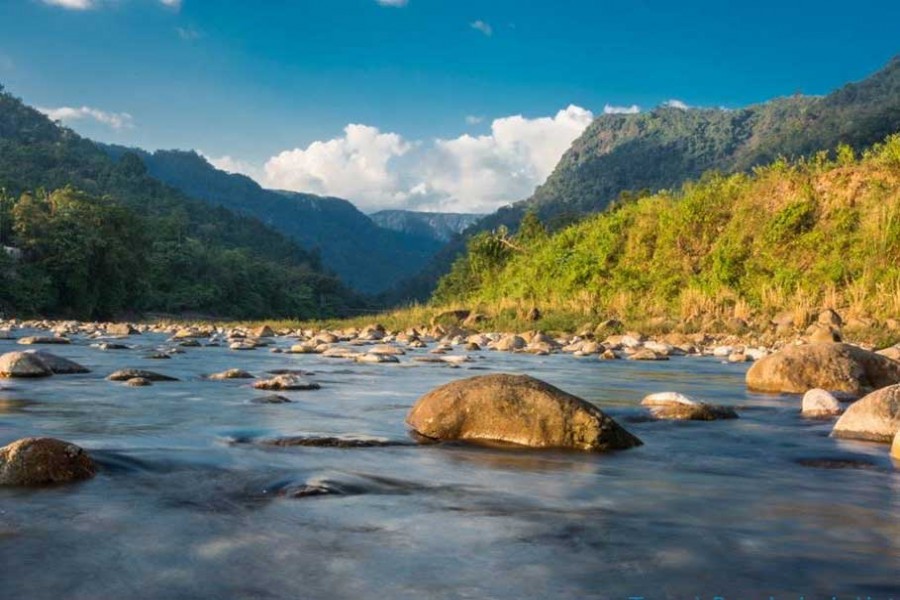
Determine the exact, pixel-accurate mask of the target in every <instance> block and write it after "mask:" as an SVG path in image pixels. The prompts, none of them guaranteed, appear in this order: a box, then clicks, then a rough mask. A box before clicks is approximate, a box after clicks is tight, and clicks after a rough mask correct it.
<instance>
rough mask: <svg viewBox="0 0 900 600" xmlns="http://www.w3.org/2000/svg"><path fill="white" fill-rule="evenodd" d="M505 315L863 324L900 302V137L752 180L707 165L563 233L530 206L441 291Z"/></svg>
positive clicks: (465, 260) (892, 312)
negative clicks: (821, 316)
mask: <svg viewBox="0 0 900 600" xmlns="http://www.w3.org/2000/svg"><path fill="white" fill-rule="evenodd" d="M436 300H437V301H439V303H441V304H452V305H456V306H467V307H471V308H473V309H476V308H477V309H478V310H480V311H486V312H488V313H490V314H493V315H495V316H496V315H499V314H501V313H502V312H503V311H505V310H512V311H513V313H514V314H515V312H516V309H518V310H519V311H522V309H528V308H530V307H534V306H537V307H539V308H540V309H541V310H542V311H543V313H544V314H545V315H552V316H554V318H556V319H559V318H560V317H561V316H567V317H568V318H569V321H570V323H571V324H572V326H577V325H578V324H579V323H581V322H584V321H587V320H590V319H596V320H602V319H606V318H609V317H615V318H619V319H626V320H630V321H631V322H636V321H640V320H646V319H648V318H649V317H661V318H663V319H664V320H666V321H667V322H671V323H680V324H681V325H683V326H685V327H688V328H693V329H694V330H704V331H710V330H715V329H717V328H722V327H723V323H726V322H728V321H729V320H731V319H733V318H739V319H743V320H746V321H751V320H752V321H756V324H758V325H761V328H763V329H764V328H765V327H766V326H767V324H768V323H769V320H770V319H771V318H772V317H773V316H774V315H776V314H779V313H783V312H784V311H802V310H806V309H809V308H810V307H816V306H825V305H827V306H833V307H835V308H837V309H840V311H841V312H842V313H843V314H845V315H849V316H851V317H853V318H855V319H857V320H858V321H859V322H867V319H872V318H875V319H878V320H881V321H884V320H886V319H892V318H895V317H896V315H897V313H898V310H900V134H898V135H894V136H892V137H890V138H888V139H887V141H886V142H885V143H883V144H877V145H875V146H874V147H873V148H871V149H870V150H867V151H866V152H865V153H864V155H863V156H862V157H861V158H860V157H855V156H854V152H853V150H852V149H851V148H850V147H849V146H841V147H839V148H838V149H837V152H835V158H834V159H829V158H828V155H827V154H826V153H824V152H823V153H818V154H817V155H815V156H814V157H813V158H811V159H802V160H799V161H797V162H794V163H791V162H788V161H786V160H784V159H780V160H777V161H775V162H774V163H772V164H771V165H769V166H766V167H759V168H757V169H755V170H754V173H753V174H752V175H746V174H743V173H739V174H734V175H728V176H726V175H721V174H717V173H713V172H710V173H707V174H706V175H704V176H703V177H702V178H701V179H700V180H699V181H698V182H695V183H687V184H685V185H684V186H683V188H682V189H680V190H679V191H676V192H662V193H659V194H656V195H651V196H647V197H643V198H635V199H632V200H630V201H626V202H621V203H619V204H618V205H617V206H616V207H615V208H613V209H611V210H609V211H606V212H603V213H600V214H596V215H593V216H591V217H588V218H586V219H584V220H582V221H581V222H579V223H577V224H575V225H571V226H569V227H567V228H564V229H562V230H560V231H558V232H556V233H555V234H551V233H549V232H547V231H546V230H545V229H544V228H543V227H541V225H540V222H539V221H538V220H537V219H536V217H534V215H533V214H530V215H529V216H528V217H527V218H526V219H525V220H524V221H523V226H522V227H521V228H520V230H519V232H518V233H517V234H515V235H509V234H506V235H503V234H500V233H488V232H482V233H480V234H478V235H476V236H473V238H472V239H471V241H470V244H469V252H468V254H467V255H466V256H465V257H461V258H460V259H459V260H458V261H457V262H456V263H454V266H453V269H452V270H451V272H450V274H448V275H447V276H445V277H444V278H443V279H442V280H441V283H440V285H439V287H438V291H437V297H436Z"/></svg>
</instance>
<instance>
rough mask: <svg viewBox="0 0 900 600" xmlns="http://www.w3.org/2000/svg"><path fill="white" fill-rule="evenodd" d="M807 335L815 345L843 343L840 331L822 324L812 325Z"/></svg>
mask: <svg viewBox="0 0 900 600" xmlns="http://www.w3.org/2000/svg"><path fill="white" fill-rule="evenodd" d="M806 333H807V337H808V339H809V341H810V342H811V343H813V344H833V343H839V342H841V341H843V340H842V339H841V333H840V331H838V330H837V329H835V328H833V327H829V326H827V325H822V324H820V323H815V324H813V325H810V327H809V329H808V330H807V332H806Z"/></svg>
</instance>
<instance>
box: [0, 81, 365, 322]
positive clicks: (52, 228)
mask: <svg viewBox="0 0 900 600" xmlns="http://www.w3.org/2000/svg"><path fill="white" fill-rule="evenodd" d="M44 190H51V191H50V192H49V193H47V192H45V191H44ZM0 241H2V242H3V244H4V245H10V246H15V247H16V248H18V249H19V250H21V251H22V253H23V256H22V258H21V259H18V260H14V259H12V258H11V257H10V256H7V253H6V252H5V251H4V252H3V253H2V255H3V256H2V257H0V258H2V259H0V310H3V311H4V312H7V313H14V314H16V315H20V316H27V315H46V316H66V317H77V318H110V317H114V316H116V315H120V314H123V313H139V312H142V311H161V312H186V311H191V312H199V313H205V314H209V315H216V316H232V317H236V318H252V317H279V316H284V317H303V318H310V317H320V316H328V315H332V314H337V313H340V312H341V311H343V310H345V309H346V307H347V305H348V303H349V302H356V301H357V300H356V299H355V298H354V297H353V296H352V295H351V294H350V293H349V292H348V291H347V290H346V289H344V288H343V286H341V285H340V283H339V282H338V281H337V279H336V278H335V277H334V276H332V275H329V274H327V273H324V272H323V271H322V266H321V262H320V259H319V257H318V255H317V254H315V253H311V252H307V251H305V250H303V249H302V248H300V247H299V246H297V245H296V244H295V243H294V242H292V241H291V240H289V239H288V238H286V237H284V236H283V235H281V234H279V233H277V232H276V231H274V230H272V229H271V228H269V227H267V226H266V225H264V224H263V223H261V222H260V221H258V220H256V219H253V218H249V217H244V216H237V215H235V214H233V213H231V212H229V211H228V210H226V209H225V208H221V207H210V205H209V204H207V203H204V202H201V201H197V200H192V199H190V198H188V197H186V196H184V195H183V194H182V193H180V192H178V191H177V190H174V189H172V188H169V187H167V186H165V185H163V184H162V183H160V182H159V181H158V180H156V179H154V178H152V177H150V176H149V175H148V174H147V169H146V167H145V165H144V163H143V161H142V159H141V158H140V156H138V155H136V154H134V153H125V154H124V155H122V156H121V157H120V159H119V160H118V161H113V160H112V159H110V158H109V157H108V156H107V155H106V154H105V153H104V152H103V151H101V150H100V149H99V148H98V147H97V146H96V145H94V144H93V143H92V142H90V141H89V140H85V139H83V138H80V137H79V136H77V135H76V134H74V133H73V132H71V131H70V130H68V129H65V128H62V127H60V126H58V125H56V124H54V123H52V122H50V121H49V120H48V119H47V118H46V117H45V116H44V115H42V114H41V113H39V112H37V111H35V110H34V109H31V108H29V107H27V106H25V105H24V104H22V102H20V101H19V100H17V99H16V98H14V97H12V96H11V95H9V94H6V93H0Z"/></svg>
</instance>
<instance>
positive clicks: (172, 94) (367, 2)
mask: <svg viewBox="0 0 900 600" xmlns="http://www.w3.org/2000/svg"><path fill="white" fill-rule="evenodd" d="M391 3H392V4H399V6H386V5H383V4H391ZM897 23H900V2H896V1H893V0H891V1H888V0H882V1H874V0H860V1H858V2H855V3H854V4H853V5H852V6H848V5H846V4H840V5H838V4H837V3H834V2H821V1H820V2H807V1H792V2H785V1H784V0H780V1H779V2H774V1H772V0H758V1H756V2H753V3H740V4H738V3H727V2H721V0H717V1H715V2H713V1H707V0H702V1H691V2H687V1H682V2H680V3H673V2H662V1H656V0H633V1H628V0H619V1H617V2H603V1H599V0H594V1H590V0H556V1H554V2H538V1H532V2H529V1H523V0H491V1H487V0H481V1H471V0H455V1H449V0H444V1H441V0H408V1H407V2H405V3H404V2H402V0H382V2H379V1H378V0H328V1H306V0H266V1H265V2H263V1H255V2H242V1H237V0H234V1H228V2H223V1H213V0H181V1H180V2H179V1H178V0H0V82H2V83H3V84H4V85H5V86H6V87H7V88H8V89H9V90H10V91H12V92H13V93H14V94H16V95H18V96H20V97H22V98H23V99H24V100H25V101H27V102H28V103H29V104H32V105H35V106H39V107H42V108H44V109H47V110H48V111H49V110H52V109H55V110H56V111H57V112H53V113H51V114H54V116H56V117H57V118H61V119H63V120H64V122H66V123H67V124H68V125H69V126H71V127H73V128H74V129H76V130H77V131H79V132H81V133H83V134H85V135H88V136H90V137H92V138H95V139H100V140H103V141H110V142H118V143H124V144H129V145H138V146H142V147H145V148H149V149H155V148H195V149H198V150H200V151H202V152H203V153H205V154H206V155H208V156H209V157H210V158H211V159H212V160H214V161H215V162H216V164H218V165H220V166H224V167H227V168H229V169H231V170H237V171H242V172H246V173H248V174H250V175H252V176H254V177H256V178H257V179H258V180H260V181H261V182H263V183H264V184H267V185H270V186H272V187H292V188H298V187H302V188H305V189H308V190H309V191H315V192H319V193H334V194H340V195H345V196H350V197H351V199H353V200H354V201H356V202H357V203H358V204H360V205H361V206H362V207H363V208H365V209H375V208H380V207H386V206H411V207H418V208H432V209H435V208H436V209H445V210H450V209H454V210H463V209H469V210H482V211H483V210H489V209H491V208H494V207H496V206H497V205H499V204H502V203H505V202H508V201H513V200H517V199H520V197H523V196H525V195H527V194H528V192H529V191H530V189H531V188H533V186H534V185H536V184H537V183H540V181H541V180H542V179H543V178H544V177H546V174H547V172H548V169H549V168H552V164H553V163H554V162H555V160H556V159H558V156H555V155H556V154H561V152H562V151H563V150H564V149H565V147H567V146H568V143H569V142H570V141H571V139H572V138H573V137H574V136H576V135H577V134H578V132H579V131H580V129H583V126H585V125H586V123H587V122H589V121H590V117H592V116H596V115H598V114H601V113H602V112H603V111H604V107H606V106H607V105H610V106H617V107H630V106H632V105H637V106H638V107H640V108H642V109H644V110H646V109H648V108H652V107H653V106H655V105H658V104H660V103H662V102H665V101H668V100H671V99H678V100H680V101H682V102H685V103H687V104H689V105H691V106H726V107H736V106H742V105H746V104H749V103H753V102H759V101H763V100H765V99H768V98H771V97H773V96H778V95H785V94H791V93H794V92H796V91H801V92H804V93H810V94H821V93H826V92H828V91H830V90H832V89H834V88H835V87H838V86H840V85H841V84H843V83H844V82H847V81H852V80H857V79H860V78H863V77H865V76H866V75H868V74H869V73H871V72H872V71H874V70H877V69H878V68H879V67H880V66H882V65H883V64H884V63H885V62H886V61H887V60H888V59H889V58H890V57H891V56H893V55H894V54H896V53H898V52H900V37H898V35H897ZM569 107H572V109H570V110H569V112H565V111H566V110H567V109H569ZM61 109H62V111H61V112H60V110H61ZM66 109H67V111H66ZM576 109H577V110H576ZM561 111H562V112H561ZM579 111H581V112H579ZM515 115H522V116H523V119H521V120H518V121H516V120H512V121H511V120H509V119H508V118H509V117H513V116H515ZM351 125H352V126H356V127H357V128H356V129H353V130H351V129H350V127H349V126H351ZM504 136H505V137H504ZM278 157H280V160H275V161H274V162H273V159H276V158H278ZM448 157H449V158H448ZM323 162H327V163H328V164H327V165H326V166H322V163H323ZM426 163H427V168H423V167H421V165H422V164H426ZM373 164H374V165H375V168H374V169H372V168H370V169H369V170H368V171H366V168H367V167H372V165H373ZM417 165H419V166H417ZM492 165H493V166H492ZM547 165H550V166H549V167H548V166H547ZM454 177H455V179H453V178H454ZM352 179H358V180H359V181H358V182H357V183H356V184H354V183H353V182H352V181H350V180H352ZM451 179H452V181H451ZM439 180H442V181H439ZM414 190H418V192H415V191H414Z"/></svg>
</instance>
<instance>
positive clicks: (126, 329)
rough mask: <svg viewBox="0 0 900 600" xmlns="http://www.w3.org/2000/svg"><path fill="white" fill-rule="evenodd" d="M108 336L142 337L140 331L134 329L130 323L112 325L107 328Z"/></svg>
mask: <svg viewBox="0 0 900 600" xmlns="http://www.w3.org/2000/svg"><path fill="white" fill-rule="evenodd" d="M105 329H106V334H107V335H116V336H126V335H140V333H141V332H140V331H138V330H137V329H135V328H134V326H132V325H131V324H130V323H110V324H109V325H107V326H106V328H105Z"/></svg>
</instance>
